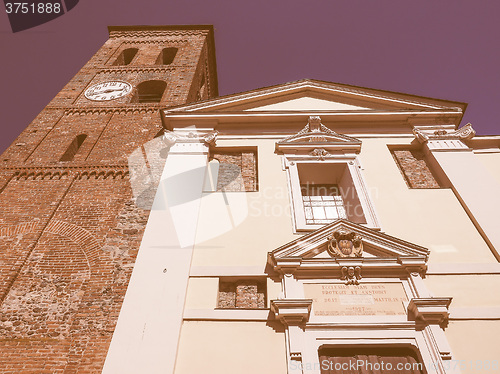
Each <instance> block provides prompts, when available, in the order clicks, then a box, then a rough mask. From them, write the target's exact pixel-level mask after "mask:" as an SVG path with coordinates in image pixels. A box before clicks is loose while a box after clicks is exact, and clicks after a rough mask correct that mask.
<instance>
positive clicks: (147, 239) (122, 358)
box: [103, 129, 217, 373]
mask: <svg viewBox="0 0 500 374" xmlns="http://www.w3.org/2000/svg"><path fill="white" fill-rule="evenodd" d="M216 135H217V133H216V132H214V131H210V130H209V129H204V130H193V131H188V132H168V133H167V134H165V137H164V144H166V148H165V149H164V150H163V151H164V152H165V153H167V160H166V162H165V167H164V169H163V173H162V176H161V179H160V184H159V187H158V189H157V191H156V196H155V199H154V202H153V206H152V210H151V214H150V216H149V220H148V223H147V226H146V230H145V233H144V237H143V239H142V243H141V247H140V249H139V253H138V255H137V261H136V264H135V267H134V270H133V273H132V276H131V279H130V283H129V286H128V289H127V293H126V295H125V300H124V303H123V306H122V309H121V312H120V316H119V319H118V323H117V326H116V329H115V332H114V335H113V339H112V341H111V345H110V348H109V351H108V356H107V358H106V362H105V364H104V369H103V373H140V372H143V373H173V371H174V363H175V357H176V354H177V344H178V340H179V334H180V328H181V324H182V316H183V310H184V301H185V296H186V289H187V282H188V278H189V268H190V264H191V257H192V253H193V248H194V243H195V234H196V226H197V221H198V213H199V209H200V201H201V194H202V189H203V182H204V178H205V171H206V167H207V162H208V152H209V146H210V144H212V143H213V142H214V141H215V138H216Z"/></svg>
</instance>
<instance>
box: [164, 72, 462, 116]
mask: <svg viewBox="0 0 500 374" xmlns="http://www.w3.org/2000/svg"><path fill="white" fill-rule="evenodd" d="M301 83H302V84H308V83H309V84H312V85H314V84H322V85H335V86H339V87H342V88H346V89H360V90H367V91H372V92H373V93H374V94H375V92H377V93H381V94H391V95H401V96H411V97H413V98H415V99H424V100H430V101H434V102H440V103H442V104H443V105H445V106H457V107H460V108H461V110H462V114H464V113H465V110H466V109H467V105H468V104H467V103H464V102H461V101H451V100H444V99H437V98H433V97H429V96H420V95H413V94H409V93H405V92H398V91H389V90H381V89H378V88H369V87H362V86H355V85H350V84H345V83H337V82H329V81H324V80H319V79H309V78H305V79H299V80H296V81H291V82H285V83H280V84H275V85H272V86H266V87H260V88H256V89H253V90H249V91H243V92H237V93H233V94H229V95H224V96H218V97H216V98H213V99H208V100H203V101H197V102H194V103H189V104H180V105H176V106H172V107H168V108H165V109H166V110H168V111H175V110H177V109H180V108H187V109H189V108H196V107H199V106H203V105H204V104H208V103H209V102H211V101H213V102H214V104H215V105H216V103H217V102H219V101H224V100H227V99H231V98H236V97H238V96H242V95H245V96H246V95H251V94H253V93H258V92H263V91H264V92H265V91H267V90H273V89H276V88H279V87H286V86H293V85H297V84H301ZM422 104H423V103H422Z"/></svg>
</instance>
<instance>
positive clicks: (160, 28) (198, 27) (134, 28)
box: [108, 25, 214, 33]
mask: <svg viewBox="0 0 500 374" xmlns="http://www.w3.org/2000/svg"><path fill="white" fill-rule="evenodd" d="M165 30H207V31H211V32H212V33H213V31H214V26H213V25H156V26H155V25H126V26H108V32H109V33H111V32H113V31H165Z"/></svg>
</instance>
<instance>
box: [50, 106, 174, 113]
mask: <svg viewBox="0 0 500 374" xmlns="http://www.w3.org/2000/svg"><path fill="white" fill-rule="evenodd" d="M118 105H123V106H121V107H117V106H115V107H106V106H103V107H98V106H93V107H79V106H52V105H48V106H46V107H45V109H50V110H63V111H64V112H65V113H64V114H67V115H72V114H106V113H155V112H159V111H160V109H162V108H164V107H165V105H164V104H163V105H162V104H147V105H146V104H143V105H141V104H118Z"/></svg>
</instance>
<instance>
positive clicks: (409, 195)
mask: <svg viewBox="0 0 500 374" xmlns="http://www.w3.org/2000/svg"><path fill="white" fill-rule="evenodd" d="M410 141H411V139H409V138H408V139H404V138H401V139H382V138H379V139H363V146H362V149H361V154H360V156H359V158H360V160H361V164H362V166H363V171H362V173H363V176H364V178H365V181H366V184H367V187H368V190H369V191H370V195H371V197H372V199H373V203H374V205H375V209H376V212H377V214H378V218H379V220H380V223H381V225H382V230H383V231H384V232H385V233H387V234H389V235H392V236H396V237H399V238H401V239H404V240H407V241H409V242H412V243H415V244H419V245H422V246H424V247H426V248H429V249H430V250H431V255H430V257H429V263H464V262H467V263H470V262H475V263H484V262H496V260H495V258H494V256H493V254H492V253H491V251H490V249H489V248H488V246H487V245H486V243H485V242H484V240H483V238H482V237H481V236H480V234H479V232H478V231H477V230H476V228H475V227H474V225H473V223H472V222H471V220H470V218H469V217H468V216H467V214H466V212H465V210H464V209H463V207H462V206H461V205H460V203H459V201H458V200H457V198H456V196H455V195H454V193H453V191H452V190H451V189H449V188H443V189H410V188H408V187H407V185H406V183H405V181H404V179H403V176H402V175H401V173H400V171H399V170H398V167H397V165H396V163H395V161H394V159H393V157H392V156H391V154H390V151H389V149H388V147H387V145H388V144H393V145H401V144H409V143H410Z"/></svg>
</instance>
